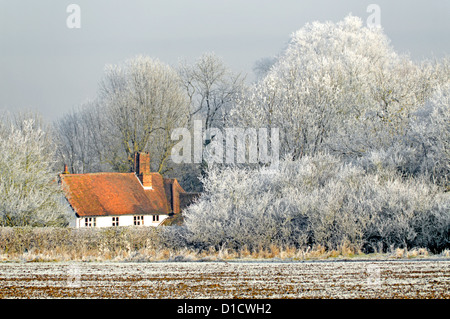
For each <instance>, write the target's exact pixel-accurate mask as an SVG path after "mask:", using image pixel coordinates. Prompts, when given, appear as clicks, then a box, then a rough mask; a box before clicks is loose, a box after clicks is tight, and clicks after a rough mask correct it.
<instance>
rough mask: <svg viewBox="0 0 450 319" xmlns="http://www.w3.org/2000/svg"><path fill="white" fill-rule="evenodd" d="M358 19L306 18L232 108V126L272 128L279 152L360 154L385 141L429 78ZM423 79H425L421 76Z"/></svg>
mask: <svg viewBox="0 0 450 319" xmlns="http://www.w3.org/2000/svg"><path fill="white" fill-rule="evenodd" d="M424 72H425V71H424V70H423V69H422V68H421V67H420V66H418V65H416V64H414V63H413V62H412V61H410V60H409V58H408V57H407V56H402V55H399V54H397V53H396V52H395V51H394V50H393V48H392V47H391V46H390V44H389V39H388V38H387V37H386V35H385V34H384V33H383V31H382V29H381V28H368V27H364V26H363V23H362V21H361V19H359V18H357V17H353V16H348V17H346V18H345V19H344V20H343V21H341V22H338V23H331V22H326V23H319V22H314V23H309V24H307V25H306V26H305V27H303V28H302V29H300V30H299V31H297V32H294V33H293V34H292V36H291V39H290V41H289V44H288V45H287V48H286V49H285V50H284V51H283V52H282V53H281V54H280V55H279V56H278V60H277V61H276V62H275V63H274V65H272V66H271V68H270V70H269V71H268V72H267V74H266V76H265V77H263V78H262V79H261V80H260V81H258V82H257V83H256V84H255V85H254V86H253V87H252V89H251V90H250V93H249V94H248V95H246V96H245V97H244V98H242V100H241V101H239V102H238V103H237V105H236V107H234V108H233V110H232V111H231V116H230V122H231V123H232V124H233V125H239V126H250V127H279V128H280V133H281V150H280V151H281V154H292V155H293V156H294V157H295V158H299V157H301V156H303V155H305V154H314V153H315V152H318V151H324V150H327V151H334V152H336V153H339V154H343V155H348V156H360V155H361V154H363V153H365V152H367V151H368V150H370V149H372V148H374V147H378V148H380V147H384V146H386V145H390V143H391V142H392V140H393V138H395V136H396V135H398V134H402V133H404V130H405V128H406V126H407V124H408V121H409V120H408V119H409V117H410V115H411V113H412V112H414V111H416V110H417V108H418V107H419V106H420V105H422V104H423V103H424V100H425V98H426V97H427V95H428V94H429V92H431V90H432V89H431V88H430V87H432V84H433V83H430V81H429V80H428V79H426V74H425V73H424ZM427 81H428V82H427Z"/></svg>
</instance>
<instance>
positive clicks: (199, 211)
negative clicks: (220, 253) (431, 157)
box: [183, 154, 450, 251]
mask: <svg viewBox="0 0 450 319" xmlns="http://www.w3.org/2000/svg"><path fill="white" fill-rule="evenodd" d="M374 158H376V157H372V158H371V157H369V158H365V159H364V165H362V164H361V163H343V162H342V161H341V160H340V159H339V158H337V157H334V156H332V155H327V154H319V155H316V156H305V157H303V158H301V159H300V160H295V161H293V160H289V159H287V160H283V161H281V163H280V167H279V170H277V171H265V170H250V169H242V168H227V169H223V170H218V169H217V170H214V169H213V170H211V171H210V172H209V175H208V177H207V178H206V179H205V185H204V187H205V193H204V194H203V195H202V196H201V198H200V199H199V201H198V202H197V203H195V204H194V205H191V206H190V208H189V209H188V210H187V212H186V213H185V219H186V224H185V228H184V230H183V231H184V232H185V234H184V236H185V238H186V239H187V241H188V242H189V243H190V244H191V245H196V246H198V247H203V246H204V247H207V246H210V245H213V246H216V247H221V246H227V247H231V248H238V247H243V246H246V247H249V248H250V249H257V248H259V247H261V246H262V247H264V246H265V247H267V246H269V245H270V244H275V245H279V246H291V245H293V246H297V247H307V246H315V245H322V246H325V247H326V248H327V249H336V248H339V247H341V246H342V245H351V246H353V247H355V248H357V249H363V250H364V251H373V250H374V249H377V250H380V249H381V248H382V249H383V250H386V249H387V248H389V247H392V246H395V247H417V246H420V247H426V248H429V249H430V250H432V251H438V250H442V249H444V248H448V247H450V194H449V193H448V192H447V193H444V192H443V191H442V188H439V186H437V185H435V184H432V183H430V182H429V180H427V179H421V178H405V177H403V176H401V175H400V173H399V172H398V171H396V170H393V169H389V168H383V167H382V166H380V165H379V163H376V162H373V159H374Z"/></svg>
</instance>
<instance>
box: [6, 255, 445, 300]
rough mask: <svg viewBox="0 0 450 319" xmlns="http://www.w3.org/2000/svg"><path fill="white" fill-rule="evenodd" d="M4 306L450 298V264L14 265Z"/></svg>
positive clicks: (8, 273)
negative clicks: (26, 301) (10, 302)
mask: <svg viewBox="0 0 450 319" xmlns="http://www.w3.org/2000/svg"><path fill="white" fill-rule="evenodd" d="M0 298H450V260H448V259H445V260H414V261H409V260H395V261H312V262H243V261H239V262H237V261H232V262H154V263H118V262H116V263H114V262H99V263H93V262H88V263H83V262H76V263H75V262H74V263H68V262H66V263H9V262H7V263H0Z"/></svg>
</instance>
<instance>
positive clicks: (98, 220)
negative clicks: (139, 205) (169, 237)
mask: <svg viewBox="0 0 450 319" xmlns="http://www.w3.org/2000/svg"><path fill="white" fill-rule="evenodd" d="M134 216H135V215H121V216H114V217H118V218H119V226H134ZM140 216H142V215H140ZM156 216H158V218H159V220H158V221H153V215H144V222H143V223H142V221H141V225H140V226H158V225H160V224H161V223H162V222H163V221H164V220H165V219H166V218H167V217H169V216H168V215H156ZM91 218H92V219H93V218H94V217H91ZM91 225H92V226H91V227H94V226H93V220H92V221H91ZM112 226H113V216H98V217H95V227H112ZM76 227H77V228H82V227H86V225H85V217H81V218H77V219H76Z"/></svg>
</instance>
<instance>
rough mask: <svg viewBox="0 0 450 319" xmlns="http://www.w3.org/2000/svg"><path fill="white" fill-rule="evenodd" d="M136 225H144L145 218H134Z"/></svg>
mask: <svg viewBox="0 0 450 319" xmlns="http://www.w3.org/2000/svg"><path fill="white" fill-rule="evenodd" d="M134 225H135V226H139V225H144V216H134Z"/></svg>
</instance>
